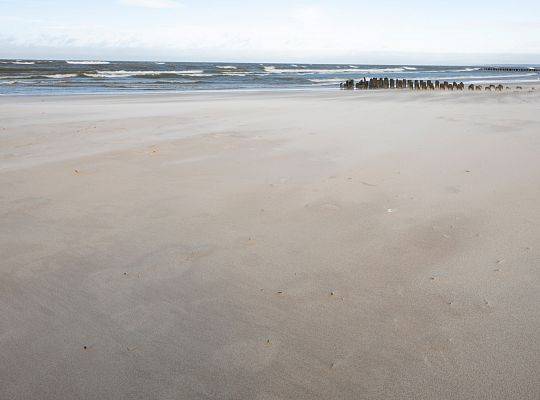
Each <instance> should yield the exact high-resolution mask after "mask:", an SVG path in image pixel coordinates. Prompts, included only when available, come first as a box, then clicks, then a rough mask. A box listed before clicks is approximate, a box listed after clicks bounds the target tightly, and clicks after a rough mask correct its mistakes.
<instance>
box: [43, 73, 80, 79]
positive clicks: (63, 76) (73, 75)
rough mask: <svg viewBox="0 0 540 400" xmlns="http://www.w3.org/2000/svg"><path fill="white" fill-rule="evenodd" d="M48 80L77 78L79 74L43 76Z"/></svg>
mask: <svg viewBox="0 0 540 400" xmlns="http://www.w3.org/2000/svg"><path fill="white" fill-rule="evenodd" d="M43 76H45V77H47V78H52V79H64V78H75V77H76V76H77V74H52V75H43Z"/></svg>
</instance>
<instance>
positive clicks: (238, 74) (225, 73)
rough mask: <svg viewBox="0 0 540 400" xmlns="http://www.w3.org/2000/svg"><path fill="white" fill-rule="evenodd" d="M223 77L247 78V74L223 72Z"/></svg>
mask: <svg viewBox="0 0 540 400" xmlns="http://www.w3.org/2000/svg"><path fill="white" fill-rule="evenodd" d="M221 75H226V76H247V75H248V74H247V73H246V72H222V73H221Z"/></svg>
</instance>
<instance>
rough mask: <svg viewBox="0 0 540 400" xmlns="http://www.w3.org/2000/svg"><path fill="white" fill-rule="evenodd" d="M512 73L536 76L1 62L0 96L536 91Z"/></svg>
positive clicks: (474, 69)
mask: <svg viewBox="0 0 540 400" xmlns="http://www.w3.org/2000/svg"><path fill="white" fill-rule="evenodd" d="M515 67H520V68H536V69H537V70H536V71H535V70H532V69H531V70H526V71H520V72H517V71H515V72H509V71H487V70H485V69H484V68H483V66H474V65H469V66H425V65H361V64H280V63H251V64H250V63H209V62H204V63H200V62H158V61H146V62H141V61H105V60H90V61H88V60H86V61H85V60H0V95H34V94H39V95H55V94H100V93H124V92H184V91H201V90H206V91H209V90H212V91H219V90H290V89H297V90H314V89H318V90H320V89H333V88H339V83H340V82H342V81H344V80H346V79H355V80H358V79H362V78H364V77H365V78H367V79H369V78H372V77H379V78H380V77H388V78H401V79H424V80H429V79H430V80H441V81H445V80H446V81H459V82H464V83H466V84H470V83H475V84H491V83H502V84H506V85H512V84H514V85H519V84H525V83H533V84H534V83H538V84H539V85H540V72H538V69H539V67H540V66H539V65H526V66H525V65H520V66H515Z"/></svg>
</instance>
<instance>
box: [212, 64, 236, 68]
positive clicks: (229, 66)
mask: <svg viewBox="0 0 540 400" xmlns="http://www.w3.org/2000/svg"><path fill="white" fill-rule="evenodd" d="M216 68H219V69H237V68H236V67H235V66H234V65H218V66H217V67H216Z"/></svg>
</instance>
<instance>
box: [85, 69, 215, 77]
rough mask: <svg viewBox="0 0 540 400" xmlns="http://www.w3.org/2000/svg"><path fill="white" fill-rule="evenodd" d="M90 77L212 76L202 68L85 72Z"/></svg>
mask: <svg viewBox="0 0 540 400" xmlns="http://www.w3.org/2000/svg"><path fill="white" fill-rule="evenodd" d="M84 75H85V76H88V77H90V78H129V77H132V76H159V75H180V76H181V75H185V76H212V75H213V74H205V73H203V70H200V69H193V70H183V71H123V70H122V71H96V72H94V73H90V72H89V73H85V74H84Z"/></svg>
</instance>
